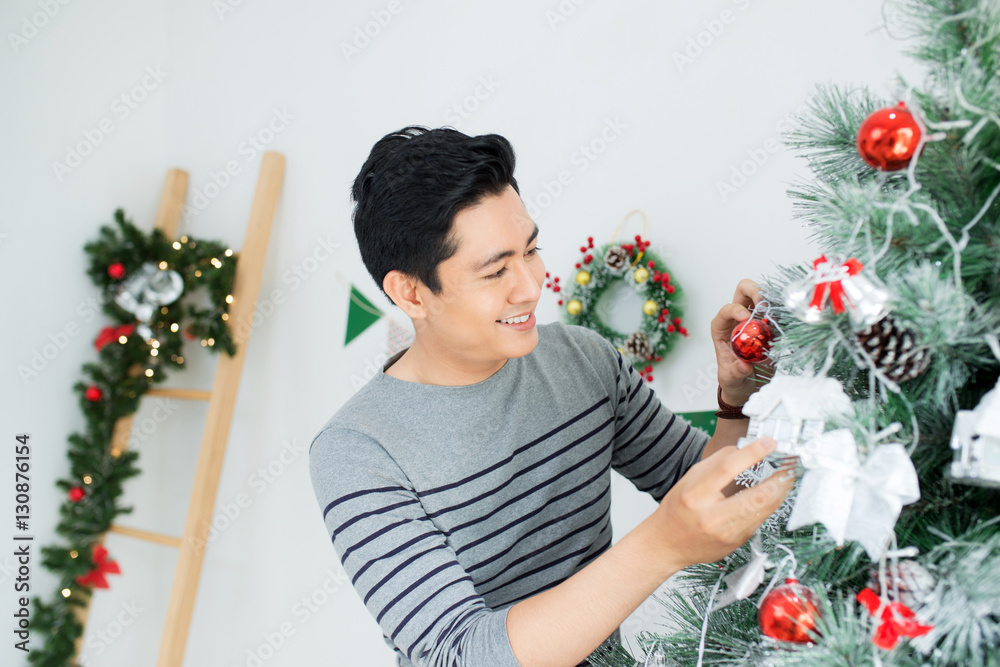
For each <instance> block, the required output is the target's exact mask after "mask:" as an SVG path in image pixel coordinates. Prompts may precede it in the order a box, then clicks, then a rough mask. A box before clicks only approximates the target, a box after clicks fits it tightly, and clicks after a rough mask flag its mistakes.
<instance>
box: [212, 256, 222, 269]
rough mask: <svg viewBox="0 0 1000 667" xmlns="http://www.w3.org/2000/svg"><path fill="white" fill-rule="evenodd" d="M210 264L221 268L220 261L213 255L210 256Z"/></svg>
mask: <svg viewBox="0 0 1000 667" xmlns="http://www.w3.org/2000/svg"><path fill="white" fill-rule="evenodd" d="M212 266H214V267H215V268H217V269H221V268H222V262H220V261H219V258H218V257H213V258H212Z"/></svg>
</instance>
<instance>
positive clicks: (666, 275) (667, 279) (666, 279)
mask: <svg viewBox="0 0 1000 667" xmlns="http://www.w3.org/2000/svg"><path fill="white" fill-rule="evenodd" d="M660 277H661V278H662V280H663V282H664V283H669V282H670V274H669V273H662V274H660Z"/></svg>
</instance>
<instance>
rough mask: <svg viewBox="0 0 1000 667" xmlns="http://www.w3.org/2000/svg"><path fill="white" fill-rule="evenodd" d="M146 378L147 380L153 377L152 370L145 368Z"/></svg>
mask: <svg viewBox="0 0 1000 667" xmlns="http://www.w3.org/2000/svg"><path fill="white" fill-rule="evenodd" d="M146 377H148V378H151V377H153V369H152V368H147V369H146Z"/></svg>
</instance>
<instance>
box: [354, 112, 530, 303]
mask: <svg viewBox="0 0 1000 667" xmlns="http://www.w3.org/2000/svg"><path fill="white" fill-rule="evenodd" d="M508 185H510V186H512V187H513V188H514V190H515V191H516V192H517V193H518V194H520V190H518V187H517V181H516V180H514V149H513V148H512V147H511V145H510V142H509V141H507V139H505V138H504V137H502V136H500V135H498V134H483V135H480V136H477V137H470V136H468V135H466V134H463V133H461V132H459V131H458V130H454V129H451V128H438V129H428V128H426V127H419V126H409V127H404V128H403V129H401V130H399V131H397V132H392V133H391V134H387V135H386V136H384V137H382V138H381V139H380V140H379V141H378V142H377V143H376V144H375V145H374V146H373V147H372V150H371V153H370V154H369V155H368V159H367V160H366V161H365V164H364V166H363V167H362V168H361V171H360V173H358V176H357V178H355V179H354V185H353V187H352V188H351V198H352V199H353V201H354V202H355V206H354V216H353V217H354V235H355V237H357V240H358V248H359V249H360V250H361V260H362V261H363V262H364V263H365V267H366V268H367V269H368V273H370V274H371V276H372V278H373V279H374V280H375V283H376V284H377V285H378V286H379V289H381V290H382V292H383V293H385V289H384V288H383V287H382V281H383V280H384V279H385V276H386V274H387V273H389V271H392V270H398V271H400V272H402V273H404V274H405V275H407V276H410V277H412V278H417V279H419V280H420V281H421V282H422V283H423V284H424V285H426V286H427V288H428V289H430V291H431V293H433V294H435V295H437V294H440V293H441V292H442V290H443V288H442V285H441V281H440V279H439V276H438V265H439V264H440V263H441V262H443V261H445V260H446V259H448V258H449V257H451V256H452V255H454V254H455V252H456V251H457V250H458V244H457V243H456V241H455V239H454V238H453V237H452V236H451V229H452V222H453V221H454V219H455V216H456V215H457V214H458V213H459V212H460V211H462V210H463V209H466V208H469V207H471V206H475V205H477V204H479V203H480V202H481V201H482V199H483V198H484V197H486V196H489V195H499V194H501V193H502V192H503V191H504V190H505V189H506V188H507V186H508ZM386 296H388V294H386Z"/></svg>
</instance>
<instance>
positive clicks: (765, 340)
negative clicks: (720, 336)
mask: <svg viewBox="0 0 1000 667" xmlns="http://www.w3.org/2000/svg"><path fill="white" fill-rule="evenodd" d="M729 338H730V340H732V341H733V352H735V353H736V356H737V357H739V358H740V359H742V360H743V361H747V362H750V363H751V364H755V363H757V362H760V361H764V360H765V359H767V351H768V350H770V349H771V339H772V338H774V334H773V333H772V332H771V327H770V326H768V324H767V322H765V321H764V320H745V321H743V322H740V323H739V324H737V325H736V328H735V329H733V333H732V334H731V335H730V337H729Z"/></svg>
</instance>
